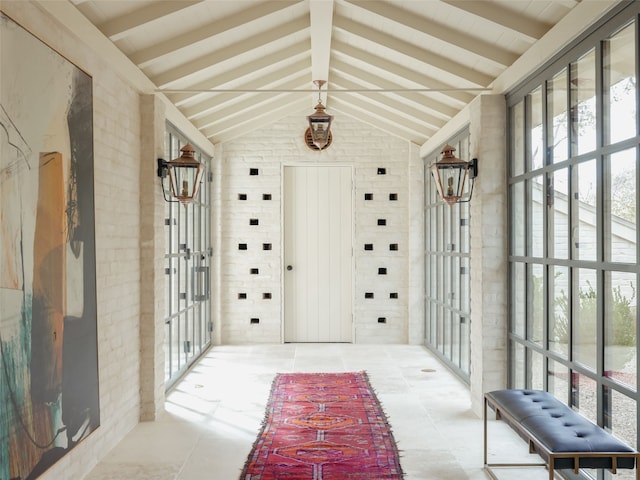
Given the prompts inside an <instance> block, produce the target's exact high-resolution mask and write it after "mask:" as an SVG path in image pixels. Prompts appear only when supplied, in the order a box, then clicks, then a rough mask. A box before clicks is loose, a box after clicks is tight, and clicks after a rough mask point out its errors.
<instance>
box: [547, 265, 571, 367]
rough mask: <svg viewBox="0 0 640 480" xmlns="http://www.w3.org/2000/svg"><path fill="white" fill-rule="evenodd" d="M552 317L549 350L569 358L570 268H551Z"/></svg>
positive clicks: (550, 319)
mask: <svg viewBox="0 0 640 480" xmlns="http://www.w3.org/2000/svg"><path fill="white" fill-rule="evenodd" d="M549 282H550V283H551V288H550V291H551V292H552V294H553V297H552V299H551V302H552V304H551V310H552V311H551V315H549V349H550V350H551V351H553V352H556V353H559V354H561V355H562V356H563V357H567V356H568V354H569V348H568V346H569V319H570V311H569V295H568V292H569V267H562V266H551V267H549Z"/></svg>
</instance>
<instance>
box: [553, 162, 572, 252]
mask: <svg viewBox="0 0 640 480" xmlns="http://www.w3.org/2000/svg"><path fill="white" fill-rule="evenodd" d="M568 178H569V177H568V170H567V169H566V168H563V169H562V170H558V171H556V172H554V173H553V177H552V182H553V199H552V201H553V204H552V206H551V207H550V208H549V235H550V238H549V246H550V249H552V251H550V252H549V256H550V257H554V258H569V182H568Z"/></svg>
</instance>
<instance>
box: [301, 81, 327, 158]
mask: <svg viewBox="0 0 640 480" xmlns="http://www.w3.org/2000/svg"><path fill="white" fill-rule="evenodd" d="M313 83H314V84H315V85H316V86H317V87H318V104H317V105H316V106H315V109H316V111H315V112H313V113H312V114H311V115H309V116H308V117H307V120H308V121H309V130H310V132H311V138H312V142H313V144H314V145H315V146H316V147H318V149H319V150H323V149H324V148H326V147H327V146H328V144H329V143H330V141H329V138H330V135H331V131H330V129H331V122H332V121H333V116H331V115H329V114H328V113H326V112H325V111H324V110H325V106H324V105H323V104H322V86H323V85H324V84H325V83H327V82H326V80H314V81H313Z"/></svg>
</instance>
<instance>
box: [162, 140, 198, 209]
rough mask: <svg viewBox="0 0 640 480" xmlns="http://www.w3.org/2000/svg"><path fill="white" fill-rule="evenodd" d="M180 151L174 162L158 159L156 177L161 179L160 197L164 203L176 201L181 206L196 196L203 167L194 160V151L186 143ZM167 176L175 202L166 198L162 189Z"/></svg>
mask: <svg viewBox="0 0 640 480" xmlns="http://www.w3.org/2000/svg"><path fill="white" fill-rule="evenodd" d="M180 151H181V152H182V155H181V156H180V157H178V158H176V159H174V160H171V161H166V160H163V159H162V158H159V159H158V177H160V178H161V179H162V180H161V186H162V195H163V196H164V199H165V201H167V202H176V201H177V202H180V203H182V204H183V205H188V204H189V203H191V202H193V200H194V199H195V198H196V197H197V196H198V192H199V191H200V184H201V183H202V174H203V173H204V165H203V164H202V163H200V162H198V161H197V160H196V159H195V157H194V154H195V152H196V150H195V149H194V148H193V147H192V146H191V145H190V144H188V143H187V144H186V145H185V146H184V147H182V148H181V149H180ZM167 176H168V177H169V184H170V190H171V196H172V197H173V198H175V199H176V200H170V199H168V198H167V194H166V190H165V187H164V179H165V178H167Z"/></svg>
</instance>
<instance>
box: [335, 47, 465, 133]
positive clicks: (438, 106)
mask: <svg viewBox="0 0 640 480" xmlns="http://www.w3.org/2000/svg"><path fill="white" fill-rule="evenodd" d="M332 65H333V68H332V78H333V75H334V73H333V72H335V71H338V72H342V73H345V74H347V75H350V76H352V77H355V78H357V79H359V80H362V81H363V82H367V83H370V84H373V85H375V86H376V87H377V88H381V89H386V90H398V91H397V92H394V94H395V95H398V96H400V97H402V98H404V99H406V100H408V101H410V102H412V103H415V104H416V105H419V106H420V108H421V109H422V111H423V115H426V116H428V117H432V118H433V119H434V121H435V119H438V120H446V119H448V118H450V117H452V116H453V115H455V114H456V113H458V111H459V110H460V108H456V107H453V106H451V105H447V104H445V103H443V102H440V101H438V100H435V99H433V98H430V97H427V96H425V95H424V94H422V93H420V92H402V91H401V90H402V86H401V85H398V84H397V83H394V82H391V81H388V80H385V79H383V78H382V77H379V76H377V75H374V74H372V73H368V72H365V71H364V70H362V69H360V68H358V67H355V66H354V65H353V64H351V63H348V62H344V61H342V60H338V59H334V60H333V62H332ZM429 112H432V113H429Z"/></svg>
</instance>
